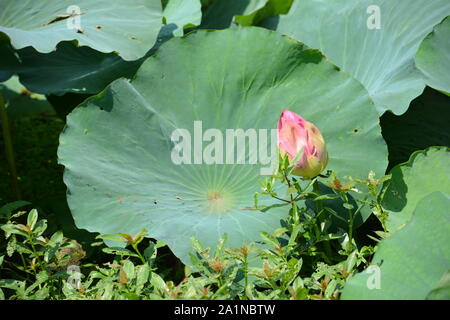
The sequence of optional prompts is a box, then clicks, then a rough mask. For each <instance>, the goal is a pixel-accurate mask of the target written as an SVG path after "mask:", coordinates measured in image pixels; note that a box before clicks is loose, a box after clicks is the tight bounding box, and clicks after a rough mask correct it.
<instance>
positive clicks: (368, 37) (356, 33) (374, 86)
mask: <svg viewBox="0 0 450 320" xmlns="http://www.w3.org/2000/svg"><path fill="white" fill-rule="evenodd" d="M374 5H376V6H378V7H379V8H380V18H381V19H380V23H381V24H380V29H369V28H368V25H370V26H371V28H372V25H373V24H372V23H373V22H376V21H375V20H374V19H373V18H374V16H373V12H374V11H371V10H373V7H370V6H374ZM368 12H369V13H368ZM420 12H426V14H420ZM449 14H450V1H448V0H433V1H423V0H396V1H392V0H360V1H348V0H296V1H295V2H294V3H293V5H292V7H291V10H290V11H289V14H288V15H286V16H281V17H280V19H279V21H278V22H277V23H278V25H277V26H272V27H276V29H277V30H278V31H279V32H281V33H283V34H287V35H290V36H292V37H293V38H295V39H297V40H299V41H302V42H304V43H305V44H306V45H308V46H310V47H313V48H318V49H320V51H322V52H323V53H324V54H325V55H326V56H327V57H328V58H329V59H331V60H332V61H333V62H334V63H335V64H336V65H337V66H339V67H340V68H341V69H342V70H343V71H345V72H348V73H350V74H351V75H352V76H354V77H355V78H356V79H358V80H359V81H360V82H361V83H362V84H363V85H364V86H365V87H366V88H367V90H368V91H369V93H370V96H371V97H372V99H373V101H374V102H375V105H376V107H377V110H378V111H379V113H380V114H383V113H384V111H386V110H392V111H393V112H394V113H395V114H402V113H403V112H405V111H406V110H407V109H408V106H409V103H410V102H411V100H412V99H414V98H415V97H417V96H419V95H420V94H421V93H422V91H423V89H424V87H425V84H424V81H423V79H422V76H421V73H420V72H419V70H417V69H416V68H415V66H414V56H415V54H416V52H417V50H418V48H419V46H420V44H421V42H422V40H423V39H424V38H425V37H426V36H427V35H428V34H429V33H430V32H431V31H432V29H433V27H434V26H435V25H436V24H438V23H439V22H441V21H442V19H443V18H444V17H446V16H447V15H449Z"/></svg>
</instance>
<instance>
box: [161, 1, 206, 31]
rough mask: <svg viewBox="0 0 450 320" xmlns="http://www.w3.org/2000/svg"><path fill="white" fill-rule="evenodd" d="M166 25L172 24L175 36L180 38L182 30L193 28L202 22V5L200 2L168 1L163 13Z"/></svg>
mask: <svg viewBox="0 0 450 320" xmlns="http://www.w3.org/2000/svg"><path fill="white" fill-rule="evenodd" d="M163 15H164V17H165V18H166V24H172V23H173V24H174V25H176V26H177V28H176V29H175V30H174V31H173V34H174V35H175V36H182V35H183V29H184V28H188V27H195V26H198V25H199V24H200V22H201V21H202V4H201V2H200V0H170V1H169V2H168V3H167V5H166V6H165V8H164V12H163Z"/></svg>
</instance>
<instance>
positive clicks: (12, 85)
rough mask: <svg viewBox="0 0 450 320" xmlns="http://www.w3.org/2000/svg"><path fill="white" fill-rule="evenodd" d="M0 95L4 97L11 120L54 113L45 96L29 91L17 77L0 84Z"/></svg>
mask: <svg viewBox="0 0 450 320" xmlns="http://www.w3.org/2000/svg"><path fill="white" fill-rule="evenodd" d="M0 94H1V95H2V96H3V100H4V101H5V104H6V110H7V111H8V115H9V117H10V118H11V119H16V118H20V117H23V116H29V115H32V114H36V113H41V112H49V113H53V112H54V110H53V108H52V106H51V105H50V104H49V103H48V102H47V99H46V98H45V96H43V95H40V94H36V93H33V92H30V91H29V90H27V89H26V88H25V87H24V86H23V85H22V84H21V83H20V82H19V79H18V78H17V76H13V77H11V78H10V79H9V80H8V81H5V82H3V83H0Z"/></svg>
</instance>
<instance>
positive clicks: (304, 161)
mask: <svg viewBox="0 0 450 320" xmlns="http://www.w3.org/2000/svg"><path fill="white" fill-rule="evenodd" d="M278 148H279V150H280V153H281V155H282V156H284V155H285V154H287V155H288V158H289V161H292V160H293V159H294V158H295V157H296V156H297V155H298V153H299V152H301V151H302V149H303V156H302V157H301V158H300V159H299V160H298V161H297V163H295V164H294V166H295V168H294V169H293V170H292V174H294V175H296V176H301V177H303V178H304V179H312V178H314V177H316V176H317V175H318V174H319V173H321V172H322V170H323V169H325V167H326V166H327V164H328V152H327V150H326V147H325V141H324V139H323V137H322V134H321V133H320V131H319V129H317V127H316V126H315V125H313V124H312V123H311V122H308V121H306V120H305V119H303V118H302V117H300V116H299V115H298V114H296V113H294V112H292V111H290V110H284V111H283V112H282V113H281V116H280V119H279V120H278Z"/></svg>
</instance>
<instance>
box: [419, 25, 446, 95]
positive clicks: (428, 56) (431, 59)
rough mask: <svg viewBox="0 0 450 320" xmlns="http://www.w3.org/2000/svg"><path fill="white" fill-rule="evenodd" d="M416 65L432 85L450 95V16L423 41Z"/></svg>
mask: <svg viewBox="0 0 450 320" xmlns="http://www.w3.org/2000/svg"><path fill="white" fill-rule="evenodd" d="M416 66H417V68H419V70H420V71H422V73H423V74H424V76H425V82H426V83H427V85H429V86H430V87H433V88H435V89H437V90H441V91H444V92H446V93H447V94H449V95H450V73H449V72H448V71H449V70H450V17H447V18H446V19H445V20H444V21H443V22H442V23H441V24H439V25H438V26H437V27H436V28H435V29H434V31H433V32H432V33H431V34H430V35H428V37H427V38H426V39H425V40H424V41H423V42H422V45H421V46H420V48H419V51H418V52H417V54H416Z"/></svg>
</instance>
